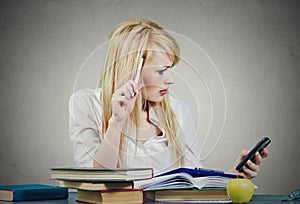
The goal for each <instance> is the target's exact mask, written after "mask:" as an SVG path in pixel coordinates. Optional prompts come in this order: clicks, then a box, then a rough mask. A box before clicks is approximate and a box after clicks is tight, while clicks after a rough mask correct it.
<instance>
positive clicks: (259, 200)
mask: <svg viewBox="0 0 300 204" xmlns="http://www.w3.org/2000/svg"><path fill="white" fill-rule="evenodd" d="M76 195H77V193H73V192H72V193H69V199H66V200H45V201H27V202H1V201H0V204H12V203H15V204H23V203H24V204H37V203H42V204H54V203H56V204H71V203H80V202H76V201H75V199H76ZM286 197H287V196H284V195H254V196H253V198H252V200H251V201H250V202H249V204H263V203H267V204H268V203H270V204H271V203H272V204H277V203H284V204H294V203H300V200H298V201H281V200H282V199H284V198H286ZM154 203H160V204H162V203H164V204H171V202H151V201H150V202H149V201H147V202H145V204H154ZM177 203H178V202H177ZM180 203H184V202H180Z"/></svg>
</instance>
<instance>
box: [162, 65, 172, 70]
mask: <svg viewBox="0 0 300 204" xmlns="http://www.w3.org/2000/svg"><path fill="white" fill-rule="evenodd" d="M171 67H173V65H165V66H162V68H166V69H168V68H171Z"/></svg>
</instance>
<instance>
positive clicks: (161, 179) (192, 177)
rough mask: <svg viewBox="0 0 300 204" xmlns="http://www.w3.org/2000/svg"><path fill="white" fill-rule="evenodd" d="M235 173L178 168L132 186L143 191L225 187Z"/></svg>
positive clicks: (136, 182) (234, 176)
mask: <svg viewBox="0 0 300 204" xmlns="http://www.w3.org/2000/svg"><path fill="white" fill-rule="evenodd" d="M236 177H237V176H236V175H233V174H225V173H223V172H220V171H213V170H207V169H205V170H203V169H189V168H178V169H175V170H172V171H169V172H167V173H164V174H161V175H158V176H156V177H154V178H152V179H149V180H140V181H135V182H134V188H142V189H144V191H153V190H167V189H187V188H190V189H192V188H196V189H202V188H204V187H206V188H226V185H227V183H228V181H229V180H230V179H231V178H236Z"/></svg>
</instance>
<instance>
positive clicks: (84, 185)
mask: <svg viewBox="0 0 300 204" xmlns="http://www.w3.org/2000/svg"><path fill="white" fill-rule="evenodd" d="M58 186H59V187H64V188H74V189H81V190H91V191H97V190H113V189H132V188H133V182H132V181H124V182H81V181H62V180H60V181H59V183H58Z"/></svg>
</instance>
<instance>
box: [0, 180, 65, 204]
mask: <svg viewBox="0 0 300 204" xmlns="http://www.w3.org/2000/svg"><path fill="white" fill-rule="evenodd" d="M68 196H69V194H68V189H67V188H60V187H57V186H50V185H44V184H19V185H5V186H0V200H2V201H33V200H54V199H67V198H68Z"/></svg>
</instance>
